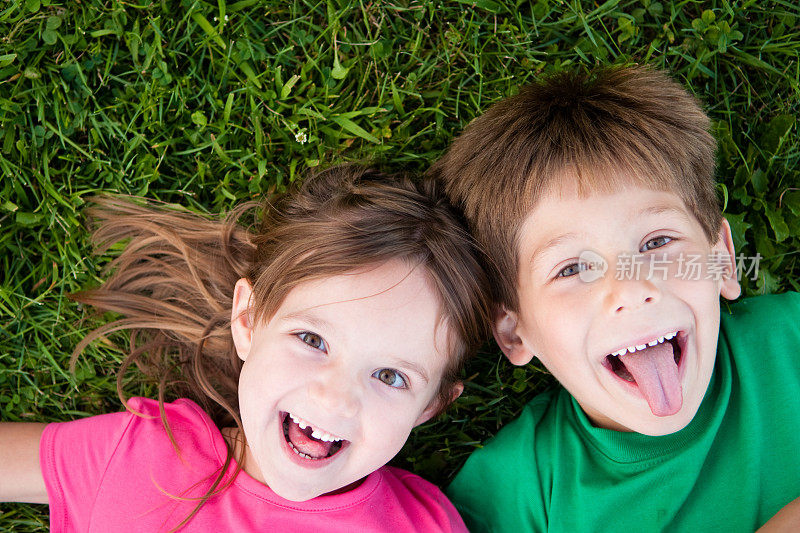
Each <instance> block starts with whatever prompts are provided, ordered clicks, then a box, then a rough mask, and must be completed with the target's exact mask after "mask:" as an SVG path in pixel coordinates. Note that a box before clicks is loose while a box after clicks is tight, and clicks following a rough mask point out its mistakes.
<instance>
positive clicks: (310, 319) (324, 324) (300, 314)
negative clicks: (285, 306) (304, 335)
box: [280, 309, 331, 331]
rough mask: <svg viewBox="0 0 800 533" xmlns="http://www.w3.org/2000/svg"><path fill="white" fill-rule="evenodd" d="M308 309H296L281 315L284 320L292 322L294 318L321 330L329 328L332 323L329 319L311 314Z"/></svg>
mask: <svg viewBox="0 0 800 533" xmlns="http://www.w3.org/2000/svg"><path fill="white" fill-rule="evenodd" d="M307 311H308V310H307V309H301V310H300V311H294V312H293V313H288V314H286V315H284V316H282V317H281V319H280V320H281V321H282V322H290V321H293V320H299V321H300V322H305V323H306V324H308V325H310V326H311V327H312V328H314V329H318V330H320V331H325V330H329V329H330V327H331V325H330V323H329V322H328V321H326V320H324V319H322V318H320V317H318V316H315V315H313V314H310V313H308V312H307Z"/></svg>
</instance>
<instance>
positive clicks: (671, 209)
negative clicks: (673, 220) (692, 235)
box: [530, 204, 691, 268]
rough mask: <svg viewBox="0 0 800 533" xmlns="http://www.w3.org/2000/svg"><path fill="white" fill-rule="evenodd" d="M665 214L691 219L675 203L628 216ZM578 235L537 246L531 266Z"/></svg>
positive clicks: (553, 239) (555, 238) (645, 208)
mask: <svg viewBox="0 0 800 533" xmlns="http://www.w3.org/2000/svg"><path fill="white" fill-rule="evenodd" d="M664 214H674V215H678V216H679V217H680V218H682V219H684V220H691V219H690V218H689V214H688V213H687V212H686V210H685V209H681V208H679V207H676V206H674V205H666V204H665V205H650V206H647V207H644V208H642V209H640V210H639V211H636V212H634V213H632V215H631V216H630V217H628V222H632V221H634V220H636V219H637V218H642V217H645V216H658V215H664ZM577 237H579V234H578V233H576V232H569V233H564V234H562V235H558V236H557V237H553V238H552V239H550V240H549V241H547V242H546V243H545V244H544V245H543V246H540V247H539V248H537V249H536V250H535V251H534V252H533V255H531V260H530V264H531V268H535V267H536V262H537V261H538V260H539V259H540V258H541V256H542V255H544V254H545V252H546V251H547V250H549V249H550V248H555V247H556V246H558V245H560V244H563V243H564V242H566V241H569V240H570V239H575V238H577Z"/></svg>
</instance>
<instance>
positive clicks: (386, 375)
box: [372, 368, 408, 389]
mask: <svg viewBox="0 0 800 533" xmlns="http://www.w3.org/2000/svg"><path fill="white" fill-rule="evenodd" d="M372 377H373V378H375V379H378V380H380V381H381V382H383V383H385V384H386V385H389V386H390V387H393V388H395V389H404V388H406V387H407V386H408V384H407V383H406V380H405V378H404V377H403V376H402V375H401V374H400V372H398V371H397V370H392V369H391V368H381V369H380V370H376V371H375V373H373V374H372Z"/></svg>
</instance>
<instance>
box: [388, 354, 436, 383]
mask: <svg viewBox="0 0 800 533" xmlns="http://www.w3.org/2000/svg"><path fill="white" fill-rule="evenodd" d="M392 364H393V365H394V366H397V367H399V368H405V369H407V370H410V371H412V372H414V373H415V374H417V375H419V377H421V378H422V381H424V382H425V384H427V383H428V382H430V379H428V373H427V372H425V369H424V368H423V367H422V366H421V365H418V364H417V363H414V362H412V361H406V360H405V359H396V360H394V361H393V362H392Z"/></svg>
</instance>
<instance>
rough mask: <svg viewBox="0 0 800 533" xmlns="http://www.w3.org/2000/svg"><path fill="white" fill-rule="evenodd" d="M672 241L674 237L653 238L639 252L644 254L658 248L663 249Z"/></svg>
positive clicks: (661, 236)
mask: <svg viewBox="0 0 800 533" xmlns="http://www.w3.org/2000/svg"><path fill="white" fill-rule="evenodd" d="M671 241H672V237H667V236H665V235H660V236H658V237H653V238H652V239H650V240H649V241H647V242H646V243H644V245H642V248H641V249H640V250H639V251H640V252H642V253H644V252H647V251H650V250H655V249H656V248H661V247H662V246H665V245H666V244H668V243H669V242H671Z"/></svg>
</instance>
